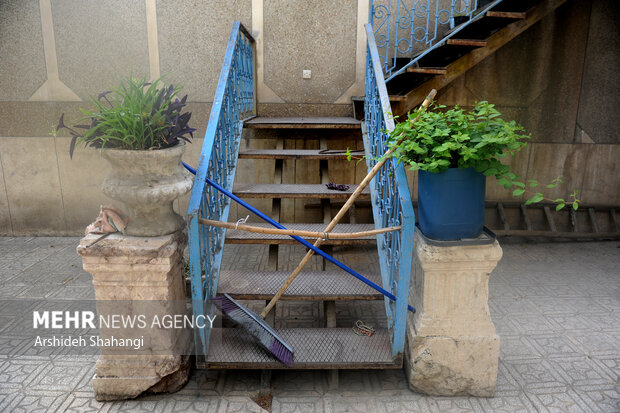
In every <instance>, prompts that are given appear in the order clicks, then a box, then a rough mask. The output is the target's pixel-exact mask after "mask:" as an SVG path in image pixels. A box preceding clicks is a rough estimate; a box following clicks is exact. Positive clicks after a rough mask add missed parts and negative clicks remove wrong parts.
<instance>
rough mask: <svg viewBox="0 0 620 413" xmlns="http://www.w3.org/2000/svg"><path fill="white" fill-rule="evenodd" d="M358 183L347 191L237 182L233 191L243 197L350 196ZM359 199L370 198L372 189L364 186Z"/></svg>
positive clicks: (323, 187) (309, 186)
mask: <svg viewBox="0 0 620 413" xmlns="http://www.w3.org/2000/svg"><path fill="white" fill-rule="evenodd" d="M355 188H357V185H349V189H348V190H346V191H336V190H332V189H327V187H326V186H325V185H324V184H235V185H234V186H233V193H234V194H235V195H238V196H240V197H243V198H322V199H325V198H331V199H337V198H349V196H350V195H351V194H352V193H353V192H354V191H355ZM358 199H370V190H369V189H368V188H364V191H362V193H361V194H360V196H359V198H358Z"/></svg>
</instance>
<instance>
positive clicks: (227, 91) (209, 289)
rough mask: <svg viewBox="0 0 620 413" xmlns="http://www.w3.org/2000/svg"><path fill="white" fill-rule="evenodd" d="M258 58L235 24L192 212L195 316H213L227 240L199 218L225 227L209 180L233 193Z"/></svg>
mask: <svg viewBox="0 0 620 413" xmlns="http://www.w3.org/2000/svg"><path fill="white" fill-rule="evenodd" d="M254 56H255V51H254V39H253V38H252V36H251V35H250V34H249V32H248V31H247V30H246V29H245V27H243V25H242V24H241V23H240V22H238V21H236V22H234V23H233V28H232V30H231V33H230V38H229V41H228V46H227V48H226V54H225V56H224V63H223V65H222V70H221V73H220V78H219V82H218V85H217V89H216V92H215V98H214V99H213V106H212V107H211V115H210V117H209V123H208V125H207V130H206V132H205V139H204V143H203V145H202V152H201V154H200V162H199V164H198V169H197V171H196V178H195V180H194V186H193V188H192V193H191V197H190V202H189V207H188V210H187V220H188V232H189V254H190V277H191V289H192V304H193V311H194V316H204V315H205V314H211V313H212V311H213V309H212V308H207V304H208V302H209V301H208V300H209V299H210V298H212V297H213V296H214V295H215V293H216V291H217V283H218V279H219V273H220V266H221V261H222V252H223V249H224V237H225V234H226V230H225V229H223V228H217V227H212V226H206V225H200V224H199V223H198V218H208V219H213V220H217V221H226V220H227V219H228V212H229V208H230V202H231V201H230V198H228V197H226V196H225V195H224V194H222V193H221V192H219V191H217V190H216V189H215V188H213V187H212V186H210V185H207V184H206V183H205V178H206V177H208V178H209V179H211V180H212V181H214V182H217V183H218V184H219V185H221V186H223V187H224V188H226V189H228V190H232V186H233V181H234V177H235V172H236V168H237V158H238V154H239V143H240V141H241V132H242V128H243V120H244V119H247V118H248V117H251V116H252V115H254V114H255V113H256V111H255V108H256V96H255V88H254V86H255V85H254V81H255V80H254ZM203 269H204V272H203ZM195 331H196V333H195V344H196V351H197V354H202V355H203V356H204V355H206V354H207V349H208V343H209V330H208V329H195Z"/></svg>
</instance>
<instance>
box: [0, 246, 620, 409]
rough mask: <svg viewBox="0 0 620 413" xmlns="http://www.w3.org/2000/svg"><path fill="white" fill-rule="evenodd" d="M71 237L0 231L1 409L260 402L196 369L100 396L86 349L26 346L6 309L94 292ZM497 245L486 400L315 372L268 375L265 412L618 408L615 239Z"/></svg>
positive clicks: (343, 315) (254, 386)
mask: <svg viewBox="0 0 620 413" xmlns="http://www.w3.org/2000/svg"><path fill="white" fill-rule="evenodd" d="M76 244H77V238H0V285H1V286H2V287H1V288H0V300H5V301H0V302H3V303H4V304H0V412H33V411H41V412H43V411H59V412H64V411H69V412H91V411H93V412H98V411H100V412H142V411H144V412H177V411H178V412H192V411H195V412H211V411H213V412H229V411H230V412H248V411H249V412H255V411H260V408H259V407H258V406H257V405H256V404H254V402H252V400H251V397H252V396H253V395H255V394H256V392H257V391H258V389H259V385H260V378H259V374H258V373H256V372H243V371H228V372H212V371H195V372H193V374H192V378H191V381H190V382H189V384H188V385H187V386H186V387H185V388H184V389H183V390H181V391H180V392H178V393H176V394H173V395H157V396H146V397H141V398H139V399H137V400H132V401H124V402H114V403H98V402H96V401H95V400H94V399H93V398H92V388H91V381H90V380H91V378H92V375H93V372H94V361H95V357H94V356H80V357H76V356H68V355H63V354H62V352H59V354H56V355H55V356H53V357H49V356H37V355H36V354H33V353H32V352H31V351H30V350H31V349H30V345H29V344H28V343H27V342H26V341H25V339H24V336H23V335H22V334H20V331H18V329H16V328H15V325H16V323H15V319H16V317H17V316H19V315H20V314H23V313H25V312H29V311H31V310H32V309H33V308H34V307H35V306H36V305H37V301H36V300H32V299H44V298H47V299H51V298H53V299H66V300H71V299H78V298H79V299H88V298H93V289H92V285H91V279H90V276H89V275H88V274H87V273H85V272H84V271H83V270H81V265H80V258H79V257H78V256H77V254H76V253H75V246H76ZM287 248H291V249H287ZM503 248H504V257H503V259H502V260H501V262H500V264H499V266H498V268H497V269H496V270H495V271H494V272H493V274H492V275H491V281H490V290H491V293H490V308H491V314H492V317H493V321H494V322H495V325H496V327H497V330H498V333H499V335H500V337H501V359H500V368H499V376H498V384H497V391H496V395H495V397H494V398H489V399H485V398H468V397H457V398H443V397H428V396H423V395H420V394H416V393H413V392H411V391H410V390H409V389H408V388H407V385H406V381H405V376H404V373H403V371H402V370H386V371H343V372H341V373H340V386H339V388H338V389H337V390H328V386H327V377H326V374H325V372H322V371H296V372H278V373H275V374H274V378H273V402H272V411H273V412H320V411H330V412H345V411H348V412H364V413H369V412H375V411H376V412H394V413H396V412H453V411H454V412H620V379H619V376H620V243H619V242H590V243H588V242H586V243H550V244H545V243H540V244H531V243H523V244H513V243H504V244H503ZM299 253H300V251H299V249H294V248H293V247H285V248H283V251H282V254H281V264H282V266H283V267H284V268H286V269H288V267H289V266H290V267H293V266H294V265H295V264H296V263H297V262H298V258H300V257H299ZM335 254H336V255H339V256H340V257H341V258H343V259H345V260H347V261H348V262H349V263H351V264H352V265H354V266H357V267H358V268H368V266H372V265H376V262H375V261H374V259H373V257H374V256H375V255H374V254H372V250H364V249H360V250H358V251H356V252H354V253H344V252H341V251H338V250H337V249H336V251H335ZM266 257H267V254H266V251H265V250H264V249H262V248H261V247H258V248H256V247H247V246H237V247H233V248H231V249H228V250H227V253H226V254H225V263H232V262H237V263H238V262H242V263H244V264H245V265H247V266H248V267H251V268H254V269H264V268H265V266H266ZM312 265H314V266H316V267H318V266H319V265H320V262H319V261H318V260H317V261H315V262H314V263H313V264H312ZM6 300H10V302H9V303H8V304H7V301H6ZM377 305H378V306H379V307H377ZM380 305H381V304H380V303H358V304H356V305H354V306H350V307H347V306H339V307H338V312H339V322H340V323H343V324H346V323H348V322H350V321H351V320H354V319H357V318H363V319H364V320H365V321H368V322H379V321H380V320H381V316H380V315H378V314H380V313H381V311H377V309H380ZM319 312H320V309H319V306H318V305H317V304H303V303H296V304H291V305H285V306H280V307H279V308H278V313H279V315H280V316H282V315H285V314H286V315H288V316H290V317H294V318H295V319H296V322H298V323H301V324H304V323H305V324H306V325H310V324H312V323H314V321H312V320H313V318H314V317H316V316H317V315H318V314H319ZM16 330H17V331H16Z"/></svg>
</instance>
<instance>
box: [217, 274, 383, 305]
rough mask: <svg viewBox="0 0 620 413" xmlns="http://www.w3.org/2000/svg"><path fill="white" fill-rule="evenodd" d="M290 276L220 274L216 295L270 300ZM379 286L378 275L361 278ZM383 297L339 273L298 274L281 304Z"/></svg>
mask: <svg viewBox="0 0 620 413" xmlns="http://www.w3.org/2000/svg"><path fill="white" fill-rule="evenodd" d="M290 275H291V272H290V271H278V272H258V271H222V272H220V281H219V284H218V293H220V294H224V293H227V294H230V295H231V296H232V297H233V298H236V299H239V300H271V298H272V297H273V296H274V295H275V293H276V292H278V290H279V289H280V287H282V284H284V281H286V279H287V278H288V277H289V276H290ZM363 275H364V276H365V277H366V278H368V279H369V280H371V281H372V282H374V283H375V284H378V285H381V274H378V273H373V274H363ZM382 298H383V295H381V293H378V292H377V291H375V290H374V289H372V288H370V287H369V286H367V285H366V284H364V283H363V282H361V281H359V280H357V279H355V278H353V277H352V276H350V275H349V274H345V273H344V272H342V271H317V272H303V273H301V274H299V276H298V277H297V278H295V280H294V281H293V283H292V284H291V285H290V287H289V288H288V289H287V290H286V292H285V293H284V295H283V296H282V298H281V300H304V301H316V300H320V301H336V300H338V301H340V300H381V299H382Z"/></svg>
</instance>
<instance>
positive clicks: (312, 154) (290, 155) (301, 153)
mask: <svg viewBox="0 0 620 413" xmlns="http://www.w3.org/2000/svg"><path fill="white" fill-rule="evenodd" d="M360 152H362V151H360ZM353 154H354V155H358V154H359V152H353ZM239 159H339V160H346V159H347V155H346V153H345V151H336V150H331V151H325V152H323V151H321V150H318V149H241V150H239Z"/></svg>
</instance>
